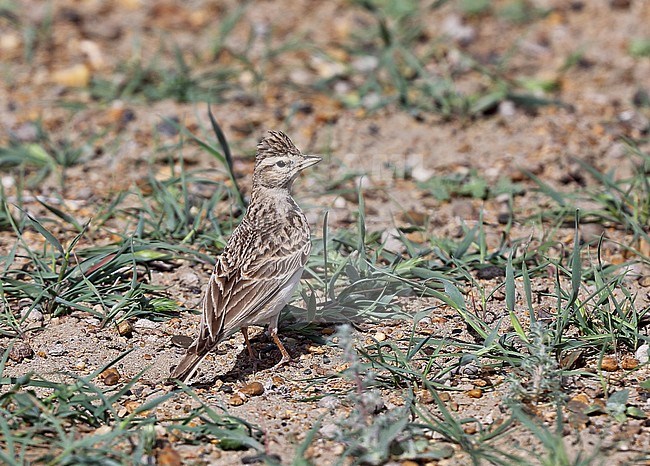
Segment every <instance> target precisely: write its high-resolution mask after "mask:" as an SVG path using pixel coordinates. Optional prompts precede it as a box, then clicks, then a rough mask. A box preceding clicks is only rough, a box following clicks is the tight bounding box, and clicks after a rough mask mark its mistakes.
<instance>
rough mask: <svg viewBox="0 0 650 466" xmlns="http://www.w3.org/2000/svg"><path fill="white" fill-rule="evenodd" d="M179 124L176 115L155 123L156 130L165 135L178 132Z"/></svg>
mask: <svg viewBox="0 0 650 466" xmlns="http://www.w3.org/2000/svg"><path fill="white" fill-rule="evenodd" d="M179 124H180V119H179V118H178V117H177V116H170V117H167V118H165V119H163V121H161V122H160V123H158V124H157V125H156V131H158V133H160V134H163V135H165V136H176V135H177V134H178V128H179Z"/></svg>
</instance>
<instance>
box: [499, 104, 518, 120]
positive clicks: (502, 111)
mask: <svg viewBox="0 0 650 466" xmlns="http://www.w3.org/2000/svg"><path fill="white" fill-rule="evenodd" d="M516 114H517V107H516V106H515V103H514V102H513V101H512V100H504V101H502V102H500V103H499V115H501V116H502V117H503V118H512V117H513V116H515V115H516Z"/></svg>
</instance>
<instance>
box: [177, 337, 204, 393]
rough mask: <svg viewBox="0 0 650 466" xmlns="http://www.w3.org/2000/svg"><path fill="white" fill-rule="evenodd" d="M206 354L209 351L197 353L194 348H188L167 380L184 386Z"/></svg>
mask: <svg viewBox="0 0 650 466" xmlns="http://www.w3.org/2000/svg"><path fill="white" fill-rule="evenodd" d="M208 353H209V351H201V352H199V351H197V349H196V347H194V346H190V347H189V348H188V350H187V353H185V356H183V359H181V362H179V363H178V366H176V367H175V368H174V370H173V371H172V373H171V375H170V376H169V378H170V379H171V380H174V379H175V380H180V381H181V382H183V383H185V384H186V383H187V382H188V381H189V380H190V378H191V377H192V376H193V375H194V373H195V372H196V368H197V367H198V366H199V364H201V362H202V361H203V360H204V359H205V357H206V356H207V355H208Z"/></svg>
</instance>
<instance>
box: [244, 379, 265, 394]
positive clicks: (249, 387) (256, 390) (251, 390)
mask: <svg viewBox="0 0 650 466" xmlns="http://www.w3.org/2000/svg"><path fill="white" fill-rule="evenodd" d="M239 391H240V392H241V393H243V394H244V395H246V396H260V395H261V394H262V393H264V385H262V384H261V383H259V382H251V383H248V384H246V385H244V386H243V387H242V388H241V389H239Z"/></svg>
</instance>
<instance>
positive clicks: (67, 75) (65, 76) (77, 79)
mask: <svg viewBox="0 0 650 466" xmlns="http://www.w3.org/2000/svg"><path fill="white" fill-rule="evenodd" d="M52 81H53V82H54V83H55V84H59V85H61V86H65V87H86V86H87V85H88V83H89V82H90V69H88V67H87V66H86V65H84V64H82V63H81V64H78V65H74V66H71V67H69V68H65V69H63V70H59V71H55V72H54V73H53V74H52Z"/></svg>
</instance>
